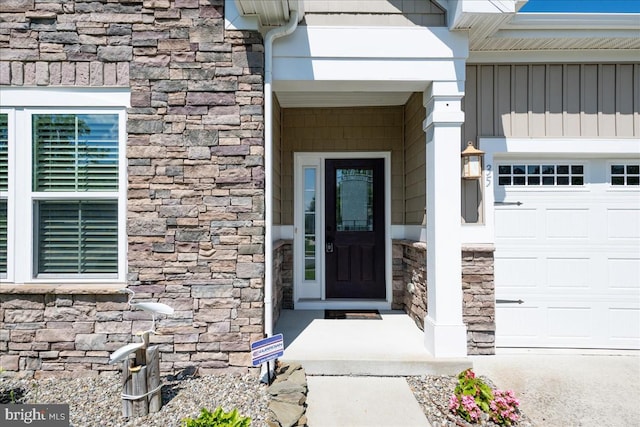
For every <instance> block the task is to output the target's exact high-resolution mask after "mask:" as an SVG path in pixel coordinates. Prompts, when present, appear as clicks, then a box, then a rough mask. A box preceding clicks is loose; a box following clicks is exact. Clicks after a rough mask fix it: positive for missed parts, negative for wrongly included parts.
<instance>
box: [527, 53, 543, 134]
mask: <svg viewBox="0 0 640 427" xmlns="http://www.w3.org/2000/svg"><path fill="white" fill-rule="evenodd" d="M545 87H546V67H545V66H544V65H533V66H532V67H531V79H529V92H530V93H531V97H530V98H529V100H530V110H529V111H530V118H529V121H530V123H531V124H530V126H531V136H544V135H545V134H546V120H545V113H546V110H547V106H546V104H545V103H546V100H545V90H544V88H545Z"/></svg>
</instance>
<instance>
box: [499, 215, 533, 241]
mask: <svg viewBox="0 0 640 427" xmlns="http://www.w3.org/2000/svg"><path fill="white" fill-rule="evenodd" d="M537 217H538V215H537V214H536V209H501V210H499V211H496V237H500V238H504V239H534V238H536V237H537V235H538V230H537V223H536V221H537Z"/></svg>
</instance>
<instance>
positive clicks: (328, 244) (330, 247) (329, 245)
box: [324, 242, 333, 254]
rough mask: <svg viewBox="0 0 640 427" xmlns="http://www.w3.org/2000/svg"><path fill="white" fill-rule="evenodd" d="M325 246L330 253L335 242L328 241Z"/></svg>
mask: <svg viewBox="0 0 640 427" xmlns="http://www.w3.org/2000/svg"><path fill="white" fill-rule="evenodd" d="M324 246H325V250H326V251H327V253H328V254H330V253H333V242H327V243H326V244H325V245H324Z"/></svg>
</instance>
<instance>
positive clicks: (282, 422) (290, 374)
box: [267, 363, 307, 427]
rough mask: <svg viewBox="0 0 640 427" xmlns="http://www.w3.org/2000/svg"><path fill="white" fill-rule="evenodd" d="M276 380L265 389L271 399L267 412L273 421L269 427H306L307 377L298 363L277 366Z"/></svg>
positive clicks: (269, 423)
mask: <svg viewBox="0 0 640 427" xmlns="http://www.w3.org/2000/svg"><path fill="white" fill-rule="evenodd" d="M275 375H276V378H275V379H274V381H273V384H272V385H271V386H270V387H269V388H268V389H267V393H268V394H269V396H270V398H271V402H270V403H269V410H270V411H271V413H272V415H273V419H269V420H268V425H269V427H292V426H306V425H307V417H306V416H305V412H306V401H307V377H306V374H305V371H304V369H302V366H301V365H300V364H298V363H293V364H291V365H289V364H278V365H277V367H276V369H275Z"/></svg>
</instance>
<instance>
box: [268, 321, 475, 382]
mask: <svg viewBox="0 0 640 427" xmlns="http://www.w3.org/2000/svg"><path fill="white" fill-rule="evenodd" d="M275 332H276V333H282V334H283V336H284V344H285V350H284V356H283V357H281V358H280V360H282V361H283V362H299V363H300V364H302V365H303V366H304V369H305V371H306V372H307V374H309V375H347V376H367V375H371V376H379V377H380V376H408V375H425V374H431V375H441V374H457V373H458V372H460V371H463V370H465V369H466V368H469V367H471V361H470V359H468V358H452V359H436V358H434V357H433V356H431V355H430V354H429V352H427V350H426V348H425V346H424V332H422V331H421V330H420V329H419V328H418V327H417V326H416V324H415V323H414V321H413V320H411V318H410V317H409V316H407V315H406V314H405V313H404V312H401V311H382V312H381V319H380V320H354V319H348V320H345V319H343V320H326V319H325V318H324V311H323V310H306V311H305V310H300V311H293V310H283V311H282V314H281V315H280V318H279V319H278V323H277V324H276V327H275Z"/></svg>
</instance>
